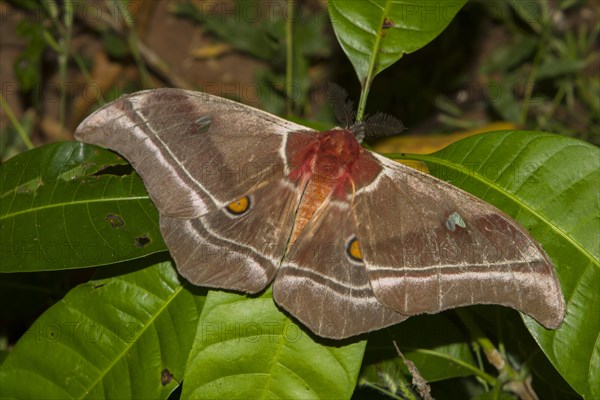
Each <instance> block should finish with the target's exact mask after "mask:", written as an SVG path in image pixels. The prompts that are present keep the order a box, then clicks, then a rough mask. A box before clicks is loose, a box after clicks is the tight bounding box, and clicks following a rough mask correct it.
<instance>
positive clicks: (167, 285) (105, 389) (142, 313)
mask: <svg viewBox="0 0 600 400" xmlns="http://www.w3.org/2000/svg"><path fill="white" fill-rule="evenodd" d="M203 301H204V297H203V296H199V295H194V294H192V292H190V291H189V290H188V289H186V288H185V287H184V286H182V285H181V283H180V281H179V278H178V275H177V273H176V272H175V269H174V268H173V266H172V265H171V264H170V263H168V262H166V263H161V264H156V265H154V266H152V267H149V268H145V269H142V270H138V271H135V272H130V273H128V274H125V275H121V276H116V277H110V278H106V279H99V280H94V281H90V282H88V283H86V284H83V285H80V286H78V287H77V288H75V289H73V290H72V291H71V292H69V294H68V295H67V296H65V298H64V299H63V300H61V301H60V302H58V303H57V304H55V305H54V306H53V307H51V308H50V309H49V310H48V311H47V312H45V313H44V314H43V315H42V316H41V317H40V318H39V319H38V320H37V321H36V322H35V323H34V324H33V326H31V327H30V328H29V330H28V331H27V332H26V333H25V334H24V335H23V337H22V338H21V339H20V340H19V342H18V343H17V345H16V346H15V348H14V349H13V351H12V352H11V353H10V355H9V356H8V357H7V359H6V360H5V361H4V363H3V364H2V369H1V371H0V382H1V385H0V397H2V398H20V399H31V398H38V399H40V398H44V399H72V398H77V399H81V398H145V399H150V398H152V399H156V398H163V399H164V398H167V397H168V395H169V394H170V393H171V392H172V391H173V390H174V389H175V388H176V387H177V386H178V385H179V383H181V380H182V378H183V375H184V367H185V361H186V359H187V356H188V354H189V351H190V348H191V346H192V341H193V338H194V335H195V328H196V325H197V320H198V316H199V315H200V310H201V307H202V304H203Z"/></svg>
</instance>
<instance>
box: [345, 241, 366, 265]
mask: <svg viewBox="0 0 600 400" xmlns="http://www.w3.org/2000/svg"><path fill="white" fill-rule="evenodd" d="M346 252H347V253H348V257H350V260H352V261H356V262H362V261H363V258H362V253H361V251H360V244H359V243H358V239H357V238H356V236H352V237H351V238H350V240H349V241H348V245H347V246H346Z"/></svg>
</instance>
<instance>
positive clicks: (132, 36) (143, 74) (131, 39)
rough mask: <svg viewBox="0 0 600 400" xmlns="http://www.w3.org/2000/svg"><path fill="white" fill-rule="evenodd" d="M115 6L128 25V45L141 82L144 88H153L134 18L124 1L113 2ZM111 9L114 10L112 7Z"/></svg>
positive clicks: (115, 0)
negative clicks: (142, 54) (141, 51)
mask: <svg viewBox="0 0 600 400" xmlns="http://www.w3.org/2000/svg"><path fill="white" fill-rule="evenodd" d="M113 4H115V5H116V7H117V10H118V12H119V14H120V15H122V16H123V20H124V21H125V25H127V44H129V49H130V50H131V54H132V55H133V59H134V60H135V63H136V65H137V66H138V69H139V70H140V80H141V82H142V86H144V87H146V88H148V87H151V82H150V74H149V73H148V70H147V69H146V64H145V63H144V60H143V59H142V56H141V54H140V49H139V46H138V38H137V35H136V33H135V27H134V25H133V18H132V17H131V14H130V13H129V10H128V9H127V7H125V5H124V3H123V2H122V1H120V0H113ZM109 8H110V9H112V7H109ZM113 17H114V18H117V17H118V16H115V15H113Z"/></svg>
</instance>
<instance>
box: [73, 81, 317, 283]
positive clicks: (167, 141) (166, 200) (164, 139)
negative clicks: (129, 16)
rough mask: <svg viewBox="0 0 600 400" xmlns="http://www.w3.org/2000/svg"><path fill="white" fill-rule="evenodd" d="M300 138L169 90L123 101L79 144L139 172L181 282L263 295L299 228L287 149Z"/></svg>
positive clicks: (85, 128)
mask: <svg viewBox="0 0 600 400" xmlns="http://www.w3.org/2000/svg"><path fill="white" fill-rule="evenodd" d="M299 130H301V131H304V132H307V131H309V130H308V129H307V128H305V127H302V126H300V125H297V124H294V123H291V122H288V121H285V120H283V119H281V118H278V117H276V116H274V115H271V114H269V113H266V112H263V111H260V110H257V109H255V108H252V107H249V106H246V105H243V104H240V103H236V102H233V101H230V100H227V99H223V98H220V97H216V96H211V95H209V94H205V93H199V92H192V91H187V90H181V89H168V88H166V89H154V90H147V91H142V92H137V93H134V94H130V95H125V96H123V97H121V98H120V99H119V100H117V101H114V102H112V103H110V104H108V105H106V106H104V107H103V108H101V109H99V110H98V111H96V112H95V113H94V114H92V115H91V116H89V117H88V118H87V119H86V120H85V121H84V122H83V123H82V124H81V125H80V126H79V128H78V129H77V131H76V133H75V136H76V138H77V139H78V140H80V141H83V142H86V143H90V144H95V145H99V146H103V147H106V148H109V149H112V150H114V151H116V152H118V153H119V154H121V155H122V156H124V157H125V158H126V159H127V160H128V161H129V162H130V163H131V164H132V166H133V167H134V168H135V170H136V171H137V172H138V174H139V175H140V176H141V178H142V180H143V181H144V185H145V187H146V189H147V190H148V193H149V195H150V197H151V198H152V200H153V202H154V204H155V205H156V207H157V209H158V211H159V213H160V227H161V232H162V234H163V237H164V238H165V242H166V244H167V247H168V248H169V251H170V252H171V255H172V256H173V258H174V259H175V262H176V264H177V268H178V270H179V272H180V273H181V275H183V276H184V277H186V279H188V280H189V281H190V282H191V283H193V284H196V285H201V286H210V287H217V288H226V289H234V290H240V291H244V292H250V293H256V292H258V291H260V290H263V289H264V288H265V287H266V286H267V285H268V284H269V283H270V282H271V280H272V279H273V277H274V276H275V274H276V272H277V269H278V268H279V264H280V261H281V258H282V257H283V254H284V251H285V238H287V237H289V234H290V230H291V228H292V225H293V217H294V212H295V209H296V207H297V204H298V201H299V195H300V193H301V188H299V187H298V184H297V183H294V182H290V181H286V179H285V177H286V176H287V173H288V171H287V166H288V161H287V159H286V157H287V155H286V152H285V146H286V143H287V140H288V137H289V136H290V135H291V134H292V133H291V132H294V131H299ZM305 135H306V134H305ZM238 202H239V204H238Z"/></svg>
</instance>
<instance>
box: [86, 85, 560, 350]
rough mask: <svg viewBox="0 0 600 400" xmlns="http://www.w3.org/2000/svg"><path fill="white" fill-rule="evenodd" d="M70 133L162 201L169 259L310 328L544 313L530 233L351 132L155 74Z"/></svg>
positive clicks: (541, 263)
mask: <svg viewBox="0 0 600 400" xmlns="http://www.w3.org/2000/svg"><path fill="white" fill-rule="evenodd" d="M75 136H76V138H77V139H78V140H80V141H83V142H86V143H91V144H95V145H99V146H102V147H106V148H109V149H112V150H114V151H116V152H118V153H120V154H121V155H123V156H124V157H125V158H126V159H127V160H128V161H129V162H130V163H131V164H132V166H133V167H134V168H135V170H136V171H137V172H138V173H139V175H140V176H141V177H142V179H143V181H144V184H145V186H146V189H147V190H148V193H149V195H150V197H151V199H152V200H153V202H154V204H155V205H156V207H157V208H158V211H159V213H160V229H161V232H162V234H163V236H164V239H165V242H166V244H167V246H168V248H169V251H170V253H171V255H172V257H173V259H174V261H175V264H176V265H177V269H178V271H179V273H180V274H181V275H182V276H184V277H185V278H186V279H187V280H188V281H189V282H191V283H193V284H195V285H200V286H207V287H214V288H223V289H230V290H235V291H241V292H246V293H257V292H260V291H262V290H264V289H265V288H266V287H267V286H268V285H269V284H270V283H271V282H273V296H274V299H275V301H276V302H277V304H278V305H279V306H280V307H282V308H283V309H285V310H286V311H288V312H289V313H290V314H291V315H292V316H294V317H295V318H296V319H298V320H299V321H301V322H302V323H303V324H304V325H305V326H307V327H308V328H309V329H310V330H311V331H313V332H314V333H316V334H317V335H320V336H323V337H327V338H335V339H340V338H346V337H349V336H353V335H357V334H360V333H364V332H369V331H373V330H376V329H380V328H383V327H386V326H389V325H392V324H395V323H397V322H400V321H402V320H404V319H406V318H408V317H409V316H412V315H416V314H421V313H437V312H439V311H442V310H445V309H448V308H453V307H459V306H465V305H470V304H481V303H494V304H501V305H505V306H508V307H513V308H515V309H517V310H519V311H522V312H524V313H526V314H528V315H530V316H532V317H533V318H535V319H536V320H537V321H539V322H540V323H541V324H543V325H544V326H546V327H548V328H556V327H558V326H559V325H560V324H561V322H562V320H563V318H564V313H565V303H564V299H563V296H562V293H561V289H560V286H559V283H558V281H557V279H556V276H555V273H554V269H553V266H552V263H551V261H550V259H549V258H548V256H547V255H546V254H545V253H544V251H543V249H542V248H541V247H540V246H539V245H538V244H537V243H536V242H535V241H534V240H533V239H532V238H531V237H530V236H529V235H528V233H527V232H526V230H525V229H523V228H522V227H521V226H519V225H518V224H517V223H516V222H515V221H513V220H512V219H511V218H510V217H508V216H507V215H506V214H504V213H503V212H501V211H500V210H498V209H496V208H494V207H493V206H491V205H489V204H487V203H485V202H483V201H481V200H479V199H477V198H476V197H474V196H472V195H470V194H468V193H466V192H464V191H462V190H460V189H457V188H456V187H453V186H451V185H450V184H448V183H446V182H444V181H441V180H439V179H436V178H434V177H432V176H430V175H427V174H424V173H421V172H419V171H416V170H414V169H411V168H409V167H406V166H404V165H401V164H398V163H396V162H393V161H391V160H389V159H387V158H385V157H382V156H380V155H378V154H376V153H374V152H371V151H369V150H366V149H365V148H363V147H362V146H361V145H360V143H359V141H358V140H357V139H356V138H355V137H354V136H353V134H352V133H351V132H350V131H349V130H347V129H333V130H330V131H326V132H317V131H314V130H311V129H308V128H306V127H303V126H300V125H297V124H294V123H292V122H288V121H286V120H283V119H281V118H278V117H276V116H273V115H271V114H268V113H266V112H262V111H259V110H257V109H255V108H252V107H249V106H246V105H242V104H239V103H236V102H233V101H230V100H226V99H223V98H220V97H215V96H211V95H208V94H204V93H198V92H192V91H186V90H179V89H156V90H149V91H142V92H138V93H134V94H131V95H126V96H123V97H121V98H120V99H119V100H117V101H115V102H113V103H110V104H108V105H106V106H105V107H103V108H101V109H99V110H98V111H96V112H95V113H93V114H92V115H91V116H89V117H88V118H87V119H86V120H85V121H84V122H83V123H82V124H81V125H80V126H79V128H78V129H77V131H76V133H75Z"/></svg>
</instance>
